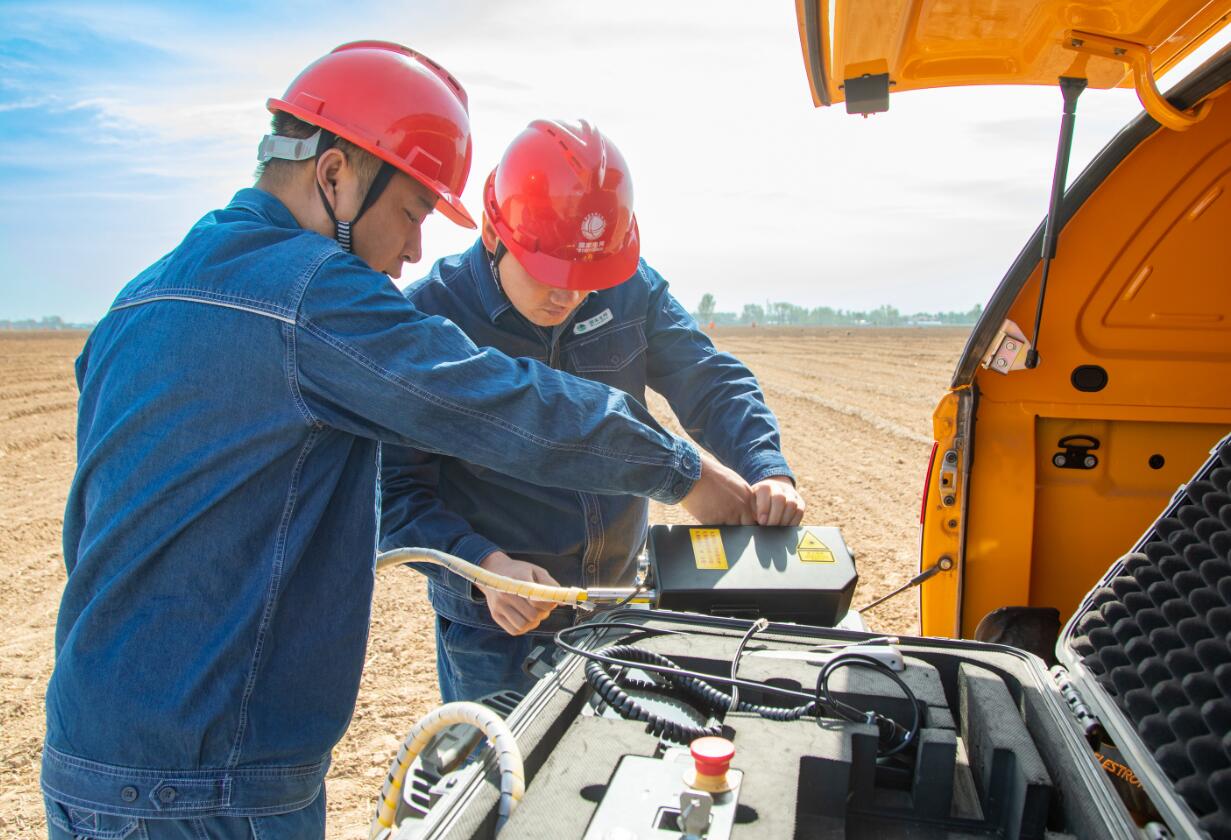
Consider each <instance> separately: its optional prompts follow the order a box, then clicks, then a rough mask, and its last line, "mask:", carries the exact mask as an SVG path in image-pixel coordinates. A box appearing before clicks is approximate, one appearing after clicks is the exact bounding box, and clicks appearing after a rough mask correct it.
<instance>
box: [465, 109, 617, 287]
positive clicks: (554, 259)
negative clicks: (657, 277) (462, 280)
mask: <svg viewBox="0 0 1231 840" xmlns="http://www.w3.org/2000/svg"><path fill="white" fill-rule="evenodd" d="M483 211H484V213H486V214H487V218H488V220H489V221H490V222H491V224H492V227H494V228H495V230H496V235H497V236H499V237H500V241H501V242H502V243H504V247H506V248H507V249H508V250H509V252H510V253H511V254H512V255H513V256H514V257H515V258H516V259H517V261H518V262H519V263H521V265H522V267H523V268H525V269H526V271H527V272H528V273H529V274H530V276H531V277H533V278H534V279H535V280H538V281H539V282H540V283H546V284H547V285H549V286H556V287H557V288H561V289H582V290H594V289H607V288H610V287H611V286H616V285H618V284H620V283H623V282H624V281H625V280H627V279H629V278H630V277H632V276H633V273H634V272H636V270H637V259H638V257H639V256H640V250H641V245H640V240H639V238H638V235H637V219H636V217H635V216H634V215H633V182H632V178H631V176H630V175H629V172H628V165H627V164H626V163H625V162H624V156H623V155H621V154H620V150H619V149H617V148H616V147H615V145H614V144H613V143H612V142H611V141H610V140H608V139H607V138H606V137H604V136H603V134H602V132H600V131H599V130H598V129H597V128H595V127H594V126H593V125H591V124H590V123H588V122H585V121H584V120H583V121H580V122H576V123H566V122H558V121H555V120H535V121H534V122H532V123H530V125H529V126H528V127H527V128H526V129H525V130H524V131H523V132H522V133H521V134H519V135H518V136H517V137H516V138H515V139H514V140H513V142H512V143H511V144H510V145H509V148H508V149H506V150H505V153H504V157H503V158H501V160H500V163H499V165H497V167H496V168H495V169H494V170H493V171H492V174H491V175H490V176H488V179H487V185H486V187H485V188H484V191H483Z"/></svg>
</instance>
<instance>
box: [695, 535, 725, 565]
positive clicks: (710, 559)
mask: <svg viewBox="0 0 1231 840" xmlns="http://www.w3.org/2000/svg"><path fill="white" fill-rule="evenodd" d="M688 536H689V537H691V538H692V556H693V559H694V560H696V562H697V568H698V569H720V570H721V569H726V568H727V552H726V549H724V548H723V547H722V532H721V531H719V530H718V529H717V528H689V529H688Z"/></svg>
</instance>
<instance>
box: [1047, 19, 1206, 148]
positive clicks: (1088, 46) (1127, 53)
mask: <svg viewBox="0 0 1231 840" xmlns="http://www.w3.org/2000/svg"><path fill="white" fill-rule="evenodd" d="M1064 45H1065V46H1066V47H1068V48H1069V49H1070V50H1073V51H1074V52H1079V53H1084V54H1087V55H1094V56H1098V57H1099V58H1108V59H1111V60H1112V61H1120V62H1123V63H1124V64H1127V65H1128V66H1129V69H1130V70H1131V71H1132V74H1133V87H1134V88H1136V90H1137V98H1138V99H1140V100H1141V105H1142V107H1143V108H1145V109H1146V113H1147V114H1149V115H1150V116H1151V117H1153V118H1154V119H1155V120H1156V121H1157V122H1158V124H1159V125H1162V126H1165V127H1166V128H1170V129H1172V130H1173V131H1184V130H1185V129H1187V128H1192V127H1193V126H1194V125H1196V124H1197V123H1199V122H1201V121H1202V120H1203V119H1205V118H1206V117H1207V116H1209V114H1210V103H1209V102H1208V101H1207V102H1202V103H1201V104H1200V105H1198V106H1197V107H1196V108H1193V109H1192V110H1191V111H1181V110H1180V109H1179V108H1176V107H1175V106H1174V105H1172V104H1171V103H1170V102H1168V101H1167V100H1166V98H1165V97H1164V96H1163V95H1162V94H1161V93H1159V91H1158V85H1157V84H1155V82H1154V67H1153V64H1152V61H1151V58H1150V50H1149V48H1148V47H1146V46H1145V45H1143V44H1136V43H1133V42H1132V41H1123V40H1121V39H1119V38H1108V37H1107V36H1106V35H1095V34H1094V33H1092V32H1080V31H1078V30H1070V31H1069V32H1066V33H1065V36H1064Z"/></svg>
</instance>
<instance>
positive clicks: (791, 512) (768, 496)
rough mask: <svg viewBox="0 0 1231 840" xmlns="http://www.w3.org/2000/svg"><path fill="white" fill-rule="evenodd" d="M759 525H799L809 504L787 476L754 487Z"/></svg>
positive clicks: (762, 482)
mask: <svg viewBox="0 0 1231 840" xmlns="http://www.w3.org/2000/svg"><path fill="white" fill-rule="evenodd" d="M752 495H753V504H754V508H755V511H756V522H757V524H758V525H798V524H799V523H800V522H803V521H804V511H805V510H806V509H807V507H808V504H807V502H805V501H804V497H803V496H801V495H799V491H798V490H797V489H795V482H793V481H791V479H789V478H787V477H786V476H785V475H775V476H770V477H769V478H767V479H764V480H762V481H758V482H757V483H756V484H754V485H752Z"/></svg>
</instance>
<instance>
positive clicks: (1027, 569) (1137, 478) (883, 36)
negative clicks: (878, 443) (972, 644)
mask: <svg viewBox="0 0 1231 840" xmlns="http://www.w3.org/2000/svg"><path fill="white" fill-rule="evenodd" d="M958 6H960V10H957V11H954V9H955V7H954V4H945V3H939V2H924V1H923V0H916V2H909V0H901V2H870V3H854V2H845V3H843V2H838V0H833V2H832V3H831V2H828V0H819V2H805V0H800V2H799V3H798V4H797V12H798V16H799V22H800V31H801V46H802V48H803V51H804V59H805V65H806V66H807V67H808V75H809V81H810V83H811V85H812V93H813V98H814V101H815V102H816V103H817V104H831V103H833V102H837V101H841V99H842V97H843V93H844V86H843V80H847V81H849V80H851V79H853V78H858V77H859V76H860V75H861V74H873V75H874V74H876V73H886V74H887V75H888V80H889V81H888V84H889V85H890V88H889V90H890V91H892V92H893V93H895V94H896V93H897V92H899V91H901V90H909V89H912V88H921V87H937V86H945V85H967V84H1007V83H1016V84H1056V83H1057V78H1058V76H1060V75H1077V76H1081V77H1083V78H1087V79H1088V81H1089V84H1090V87H1104V88H1106V87H1113V86H1118V85H1124V86H1130V87H1131V86H1135V87H1137V89H1138V93H1139V95H1140V96H1141V98H1142V102H1143V104H1144V105H1145V106H1146V108H1147V109H1148V113H1143V114H1142V115H1141V116H1139V117H1138V118H1137V119H1136V120H1134V121H1133V122H1132V123H1130V124H1129V125H1128V126H1126V127H1125V128H1124V129H1123V130H1122V131H1121V133H1120V135H1118V136H1117V137H1116V138H1115V139H1113V141H1112V142H1111V143H1110V144H1109V145H1108V146H1107V148H1105V149H1104V150H1103V152H1102V153H1100V155H1099V156H1098V157H1097V158H1096V159H1095V160H1094V161H1093V162H1092V163H1091V164H1090V166H1089V167H1088V168H1087V169H1086V171H1085V172H1083V173H1082V174H1081V175H1080V176H1079V177H1078V178H1076V179H1073V180H1071V182H1070V185H1069V188H1068V190H1067V192H1066V193H1065V195H1064V199H1063V201H1062V203H1061V205H1060V210H1059V213H1058V221H1059V223H1060V225H1062V227H1061V228H1060V233H1059V235H1058V239H1057V248H1056V256H1055V259H1054V260H1053V261H1052V262H1051V266H1050V275H1049V280H1048V285H1047V292H1046V296H1045V298H1044V304H1043V308H1042V332H1041V337H1040V342H1039V346H1038V348H1037V349H1038V352H1039V354H1040V358H1041V361H1040V364H1039V365H1038V366H1037V367H1036V368H1033V369H1026V368H1021V367H1014V368H1013V369H1008V370H997V369H996V367H995V366H993V365H989V364H986V363H989V362H992V361H994V360H993V359H992V358H991V356H992V354H994V353H995V352H996V351H997V349H998V348H1000V349H1003V348H1004V347H1005V346H1006V345H1004V344H1002V343H1000V342H1002V341H1003V340H1005V339H1006V337H1007V338H1009V339H1011V343H1010V344H1009V345H1008V346H1009V347H1010V348H1011V349H1012V348H1015V347H1016V346H1017V345H1016V344H1015V343H1013V342H1016V343H1024V341H1019V339H1023V340H1026V341H1028V340H1029V339H1030V338H1033V335H1032V330H1031V327H1032V325H1033V323H1034V320H1035V307H1036V304H1037V302H1038V298H1039V285H1040V277H1041V272H1042V266H1043V260H1042V258H1041V253H1042V247H1041V246H1042V238H1043V226H1042V225H1040V228H1039V230H1038V231H1036V234H1035V236H1034V237H1033V238H1032V239H1031V241H1030V242H1028V243H1027V244H1026V246H1025V248H1024V249H1023V251H1022V252H1021V254H1020V255H1018V257H1017V259H1016V261H1015V262H1014V263H1013V264H1012V267H1011V268H1010V270H1009V273H1008V274H1007V275H1006V277H1005V278H1004V279H1003V280H1002V282H1001V284H1000V286H999V288H998V289H997V290H996V292H995V293H994V294H993V296H992V299H991V301H990V302H989V303H988V305H987V307H986V308H985V312H984V316H983V319H982V320H981V322H980V323H979V324H978V325H977V326H976V328H975V329H974V331H973V332H972V334H971V337H970V340H969V342H968V344H967V347H966V349H965V351H964V353H963V355H962V357H961V358H960V359H959V361H958V364H957V368H956V370H955V372H954V375H953V379H952V382H951V385H950V389H949V391H948V392H947V393H946V394H944V395H943V396H942V397H941V399H940V401H939V403H938V405H937V407H936V410H935V412H934V416H933V434H934V437H935V440H936V442H937V445H936V447H935V449H934V451H933V453H932V462H931V464H929V465H928V471H927V475H928V478H927V486H926V488H925V490H924V498H923V505H922V514H921V539H920V571H921V572H922V571H925V570H928V569H935V573H934V574H933V575H931V576H930V577H928V578H927V579H926V581H925V582H923V583H922V585H921V586H920V588H919V593H920V595H919V597H920V615H921V625H922V626H921V630H922V633H923V634H925V635H936V636H951V637H973V636H974V635H975V630H976V627H977V626H978V625H979V622H980V621H981V620H982V619H983V618H984V617H985V616H986V615H988V614H989V613H991V612H992V611H994V610H997V609H999V608H1001V607H1014V606H1025V607H1046V608H1055V609H1056V610H1057V611H1058V612H1059V614H1060V618H1061V620H1062V621H1063V620H1065V619H1066V618H1067V617H1068V616H1069V615H1070V614H1071V613H1072V612H1073V611H1074V609H1075V608H1076V607H1077V606H1078V605H1079V603H1080V601H1081V599H1082V598H1083V596H1084V595H1085V593H1086V592H1087V591H1089V590H1090V588H1091V586H1092V585H1093V584H1094V583H1095V582H1096V581H1097V580H1098V578H1099V577H1100V576H1101V574H1102V573H1103V572H1104V571H1105V570H1106V569H1107V567H1108V566H1109V565H1110V564H1111V563H1112V562H1113V561H1114V560H1115V559H1116V558H1117V557H1119V556H1121V555H1122V554H1124V553H1125V552H1127V551H1128V550H1130V549H1131V548H1132V547H1133V545H1134V542H1135V541H1136V539H1137V538H1138V537H1139V536H1140V535H1141V534H1142V533H1143V532H1144V531H1145V530H1146V529H1147V528H1148V526H1149V525H1150V523H1151V522H1152V521H1153V520H1154V519H1155V518H1156V517H1157V516H1158V515H1159V513H1160V512H1161V511H1162V510H1163V508H1164V507H1165V506H1166V504H1167V502H1168V500H1169V499H1170V498H1171V496H1172V495H1173V494H1174V493H1175V491H1176V490H1177V488H1178V487H1179V486H1180V485H1181V484H1183V482H1184V481H1185V480H1186V479H1188V477H1189V476H1191V475H1192V473H1193V472H1194V471H1195V469H1196V468H1197V467H1198V466H1199V465H1200V464H1201V463H1202V461H1203V460H1204V459H1205V458H1206V456H1207V455H1208V453H1209V450H1210V448H1211V447H1212V446H1213V445H1214V444H1215V443H1216V442H1217V441H1219V440H1220V439H1221V438H1223V437H1224V436H1226V435H1227V434H1228V433H1229V432H1231V95H1228V93H1229V92H1231V48H1228V49H1224V50H1223V51H1222V52H1220V53H1219V54H1218V55H1217V56H1215V57H1214V58H1211V59H1210V60H1209V61H1207V62H1206V64H1205V65H1203V67H1202V68H1200V69H1199V70H1198V71H1195V72H1194V73H1193V74H1192V75H1191V76H1190V77H1189V78H1188V79H1187V80H1185V82H1184V83H1182V84H1181V85H1179V86H1177V89H1176V91H1175V92H1174V94H1175V95H1174V96H1172V97H1171V98H1170V101H1164V100H1162V98H1161V97H1158V101H1155V100H1153V99H1152V98H1151V97H1152V96H1157V89H1156V88H1154V79H1153V76H1152V75H1151V77H1150V78H1149V80H1148V82H1149V84H1148V86H1147V85H1145V82H1144V81H1143V79H1142V78H1141V77H1140V74H1139V73H1138V72H1137V70H1135V69H1134V66H1133V64H1132V63H1131V62H1130V60H1129V59H1130V58H1131V56H1130V55H1129V53H1133V52H1136V53H1138V54H1139V55H1140V56H1144V59H1143V60H1144V61H1145V62H1146V64H1147V66H1149V67H1152V73H1153V74H1154V75H1156V74H1157V73H1160V72H1163V71H1164V70H1166V69H1167V68H1169V67H1172V66H1174V64H1175V63H1176V62H1177V61H1178V60H1180V59H1181V58H1183V57H1184V56H1186V55H1188V54H1189V53H1190V52H1191V51H1192V50H1193V49H1195V48H1196V47H1197V46H1198V45H1199V44H1200V43H1201V42H1203V41H1205V40H1206V39H1208V38H1209V37H1210V36H1211V35H1213V34H1214V33H1215V32H1217V31H1218V30H1219V29H1220V28H1222V27H1223V26H1225V25H1226V24H1227V22H1228V21H1229V20H1231V3H1228V2H1201V0H1191V1H1190V2H1161V0H1160V1H1159V2H1133V0H1120V1H1119V2H1116V0H1108V2H1100V3H1082V2H1045V1H1044V2H1039V1H1038V0H1035V1H1034V2H1032V1H1031V0H1022V2H1017V3H1014V2H992V1H991V0H986V1H985V0H972V2H970V3H962V4H958ZM951 12H952V13H951ZM1014 27H1016V29H1014ZM1015 32H1016V35H1015V34H1014V33H1015ZM1074 32H1078V33H1082V34H1083V36H1084V40H1083V38H1075V37H1074ZM1099 39H1104V41H1105V42H1106V43H1111V44H1118V43H1125V44H1127V45H1128V46H1126V47H1125V48H1124V52H1123V53H1121V52H1118V51H1116V52H1113V53H1110V54H1108V55H1109V56H1110V57H1103V56H1101V55H1100V54H1099V53H1098V52H1097V50H1096V51H1094V52H1092V51H1091V50H1090V49H1089V46H1090V44H1087V43H1085V41H1089V42H1090V43H1103V42H1104V41H1100V40H1099ZM1117 50H1119V48H1117ZM1138 69H1139V68H1138ZM1144 87H1148V88H1149V89H1150V90H1152V91H1153V94H1151V92H1150V90H1145V89H1143V88H1144ZM1089 95H1094V94H1089ZM1159 102H1163V104H1162V105H1159V104H1158V103H1159ZM1163 126H1166V127H1163ZM1169 128H1174V129H1181V130H1168V129H1169ZM1046 189H1047V185H1046V184H1040V187H1039V195H1040V202H1042V200H1043V197H1044V195H1045V194H1046ZM1008 322H1011V323H1008ZM1017 326H1020V328H1021V331H1018V330H1016V329H1015V328H1016V327H1017ZM1006 328H1007V329H1008V334H1006V332H1004V331H1003V330H1004V329H1006ZM1100 382H1101V384H1100ZM1095 385H1099V386H1100V387H1097V388H1095V387H1093V386H1095ZM1062 439H1068V441H1069V442H1070V443H1072V442H1076V443H1077V444H1089V443H1090V442H1093V443H1094V444H1095V446H1094V447H1088V446H1086V447H1085V448H1082V449H1079V450H1073V451H1076V452H1079V453H1082V454H1084V455H1089V456H1093V458H1094V461H1093V466H1089V467H1087V466H1085V465H1084V464H1082V465H1080V468H1074V466H1073V465H1071V464H1069V463H1068V460H1070V459H1066V453H1067V452H1069V451H1070V448H1069V447H1068V446H1066V445H1064V444H1061V440H1062ZM1058 463H1059V464H1064V466H1060V465H1058Z"/></svg>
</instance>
